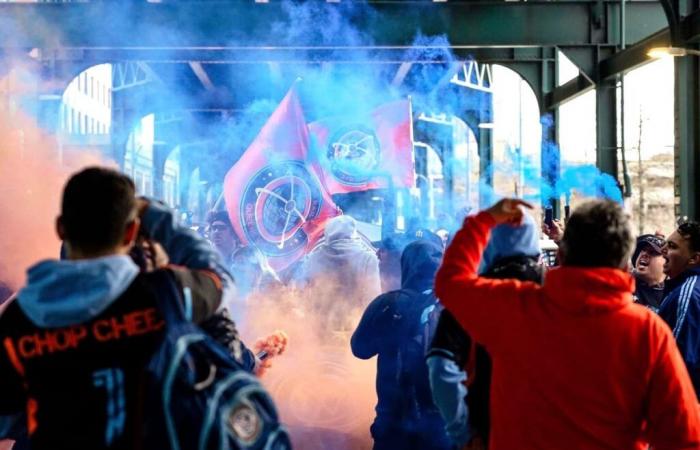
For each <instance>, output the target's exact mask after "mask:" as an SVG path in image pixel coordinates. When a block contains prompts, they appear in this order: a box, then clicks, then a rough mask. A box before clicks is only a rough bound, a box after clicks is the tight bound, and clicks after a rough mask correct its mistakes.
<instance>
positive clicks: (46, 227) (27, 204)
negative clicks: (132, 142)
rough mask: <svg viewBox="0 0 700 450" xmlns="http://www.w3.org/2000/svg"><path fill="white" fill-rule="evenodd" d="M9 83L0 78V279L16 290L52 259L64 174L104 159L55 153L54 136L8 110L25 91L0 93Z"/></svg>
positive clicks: (55, 250) (56, 249) (86, 154)
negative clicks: (40, 262) (31, 272)
mask: <svg viewBox="0 0 700 450" xmlns="http://www.w3.org/2000/svg"><path fill="white" fill-rule="evenodd" d="M11 76H12V75H8V77H11ZM9 85H10V83H9V82H7V79H5V80H2V79H0V230H2V233H0V255H2V257H1V258H0V281H2V282H4V283H6V284H8V285H9V286H10V287H11V288H13V289H17V288H19V287H21V285H22V284H23V283H24V276H25V271H26V269H27V268H28V267H29V266H31V265H32V264H34V263H35V262H37V261H38V260H40V259H43V258H49V257H53V258H56V257H58V254H59V249H60V242H59V241H58V238H57V237H56V233H55V231H54V223H55V220H56V216H57V215H58V212H59V209H60V196H61V190H62V188H63V185H64V183H65V182H66V180H67V179H68V177H69V176H70V174H71V173H73V172H75V171H76V170H78V169H80V168H82V167H85V166H88V165H96V164H100V165H104V164H105V161H104V160H103V159H102V158H101V157H100V156H99V155H98V154H97V153H96V152H88V151H85V152H82V151H81V152H77V151H74V150H72V151H70V152H64V153H63V155H61V152H60V151H59V149H60V147H59V144H58V141H57V139H56V137H55V136H52V135H49V134H48V133H46V132H44V131H43V130H41V129H40V128H39V127H38V125H37V124H36V122H35V121H34V120H32V119H30V118H29V117H28V116H26V115H25V114H23V113H22V112H21V111H20V110H19V109H17V110H13V109H16V106H13V104H12V103H11V99H12V98H15V99H16V98H20V96H21V95H23V94H26V93H27V92H18V91H17V90H14V91H13V92H8V90H7V89H5V90H3V89H2V87H4V86H9ZM13 86H14V87H15V88H17V89H22V90H23V89H24V88H25V87H26V85H21V84H18V83H13Z"/></svg>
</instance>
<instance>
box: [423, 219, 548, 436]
mask: <svg viewBox="0 0 700 450" xmlns="http://www.w3.org/2000/svg"><path fill="white" fill-rule="evenodd" d="M539 260H540V241H539V236H538V234H537V225H536V224H535V221H534V219H533V218H532V216H530V215H526V216H525V218H524V220H523V224H522V225H521V226H519V227H512V226H510V225H499V226H497V227H495V228H494V229H493V232H492V233H491V238H490V239H489V243H488V245H487V246H486V249H485V250H484V257H483V260H482V263H481V270H480V273H481V274H482V275H483V276H484V277H486V278H499V279H507V278H515V279H518V280H521V281H534V282H536V283H538V284H541V283H542V279H543V276H544V267H543V266H542V264H541V263H540V262H539ZM465 294H466V295H469V293H468V292H466V293H465ZM426 362H427V364H428V371H429V374H430V385H431V388H432V391H433V398H434V399H435V404H436V405H437V407H438V408H439V409H440V413H441V414H442V417H443V419H444V420H445V423H446V426H447V428H446V429H447V432H448V434H449V435H450V437H451V438H452V440H453V441H454V442H455V443H456V444H457V445H460V446H461V445H465V444H466V443H467V442H469V441H470V440H471V438H472V437H473V435H474V433H478V434H479V436H481V437H482V438H483V439H484V440H488V435H489V427H490V421H489V417H490V412H489V392H490V385H491V358H490V357H489V355H488V353H487V352H486V351H485V350H484V348H483V347H482V346H481V345H475V343H474V341H473V340H472V339H471V337H470V336H469V334H468V333H467V332H465V331H464V330H463V329H462V327H461V326H460V325H459V323H458V322H457V321H456V320H455V318H454V317H453V316H452V314H451V313H450V312H449V311H443V312H442V314H441V316H440V322H439V323H438V327H437V330H436V331H435V337H434V339H433V342H432V344H431V348H430V351H429V352H428V354H427V355H426ZM465 369H466V370H465ZM467 372H469V373H467ZM467 377H468V378H467ZM467 380H468V385H469V389H468V391H469V392H468V395H467V388H466V386H465V384H464V383H465V382H466V381H467ZM465 396H466V400H467V402H466V403H465V401H464V400H465Z"/></svg>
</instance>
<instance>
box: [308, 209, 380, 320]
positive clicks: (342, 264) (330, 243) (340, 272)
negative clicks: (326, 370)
mask: <svg viewBox="0 0 700 450" xmlns="http://www.w3.org/2000/svg"><path fill="white" fill-rule="evenodd" d="M301 273H302V276H301V284H302V285H303V286H305V287H307V288H310V289H311V292H312V294H311V295H310V297H311V300H310V301H311V303H312V306H313V307H314V309H316V311H318V312H319V313H320V314H322V315H324V316H326V317H328V320H329V325H330V326H331V327H332V328H334V329H337V328H338V327H340V328H349V327H351V326H352V325H353V324H352V323H351V322H348V321H347V318H348V315H349V313H350V312H351V311H362V309H364V307H365V306H367V304H368V303H369V302H370V301H371V300H372V299H374V298H375V297H377V296H378V295H379V294H380V293H381V282H380V278H379V259H378V258H377V254H376V251H375V250H374V249H373V248H372V247H371V245H370V244H369V243H366V242H365V241H364V240H363V239H362V238H361V237H360V235H359V234H358V232H357V224H356V222H355V219H353V218H352V217H350V216H339V217H335V218H333V219H331V220H329V221H328V223H327V224H326V228H325V233H324V239H323V242H322V243H321V244H320V245H319V246H317V247H316V248H315V249H314V250H312V251H311V253H309V255H308V256H307V257H306V259H305V260H304V262H303V264H302V268H301Z"/></svg>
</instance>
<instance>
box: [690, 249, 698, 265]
mask: <svg viewBox="0 0 700 450" xmlns="http://www.w3.org/2000/svg"><path fill="white" fill-rule="evenodd" d="M688 265H689V266H697V265H700V252H695V253H693V254H692V255H691V256H690V259H688Z"/></svg>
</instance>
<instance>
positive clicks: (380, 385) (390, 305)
mask: <svg viewBox="0 0 700 450" xmlns="http://www.w3.org/2000/svg"><path fill="white" fill-rule="evenodd" d="M441 259H442V249H438V248H437V247H436V246H434V245H433V244H432V243H429V242H425V241H417V242H414V243H412V244H410V245H408V246H407V247H406V249H405V250H404V252H403V254H402V256H401V280H402V282H401V287H402V289H401V290H398V291H391V292H387V293H385V294H382V295H380V296H379V297H377V298H376V299H374V301H372V302H371V303H370V304H369V306H368V307H367V309H366V310H365V312H364V314H363V315H362V319H361V320H360V323H359V324H358V326H357V329H356V330H355V332H354V333H353V335H352V339H351V341H350V343H351V346H352V352H353V354H354V355H355V356H356V357H358V358H361V359H369V358H372V357H374V356H377V357H378V358H377V380H376V387H377V406H376V411H377V420H380V421H388V422H392V423H393V424H394V425H396V426H400V423H401V422H402V421H403V420H405V418H404V414H406V413H407V411H406V410H405V405H404V400H405V399H406V397H407V392H405V389H406V387H405V386H400V383H399V382H398V381H397V372H398V371H399V369H400V364H401V357H400V351H401V350H402V347H403V343H404V342H405V341H406V340H407V339H410V338H411V337H412V336H413V335H412V334H411V333H410V329H409V328H408V327H407V326H406V324H405V323H404V322H405V321H404V320H403V319H404V318H408V317H413V314H412V312H413V310H414V309H415V308H416V307H417V306H418V307H419V308H420V307H421V305H417V304H416V303H417V302H418V301H419V300H420V299H422V298H430V297H431V296H425V295H422V293H425V292H428V293H429V292H431V291H432V288H433V281H434V279H435V272H436V271H437V268H438V266H439V265H440V261H441ZM432 298H433V299H434V297H432ZM433 305H434V300H433ZM423 306H424V305H423ZM433 307H434V306H433ZM428 308H430V306H428ZM419 361H420V363H419V364H420V366H419V367H415V371H414V372H415V374H416V376H415V377H414V382H415V384H414V386H413V387H412V388H413V390H414V391H415V392H417V393H418V395H417V399H416V400H417V403H418V407H419V408H420V409H421V410H422V411H423V413H425V412H429V414H430V413H432V414H433V415H434V416H435V417H436V418H437V420H438V421H439V420H440V419H439V415H438V411H437V409H436V408H435V406H434V404H433V401H432V396H431V394H430V384H429V382H428V370H427V366H426V365H425V362H424V360H423V355H421V358H420V359H419ZM440 425H441V426H439V427H438V429H436V430H430V431H431V432H432V433H443V434H444V431H443V427H444V424H442V423H441V424H440ZM426 431H427V430H426Z"/></svg>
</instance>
